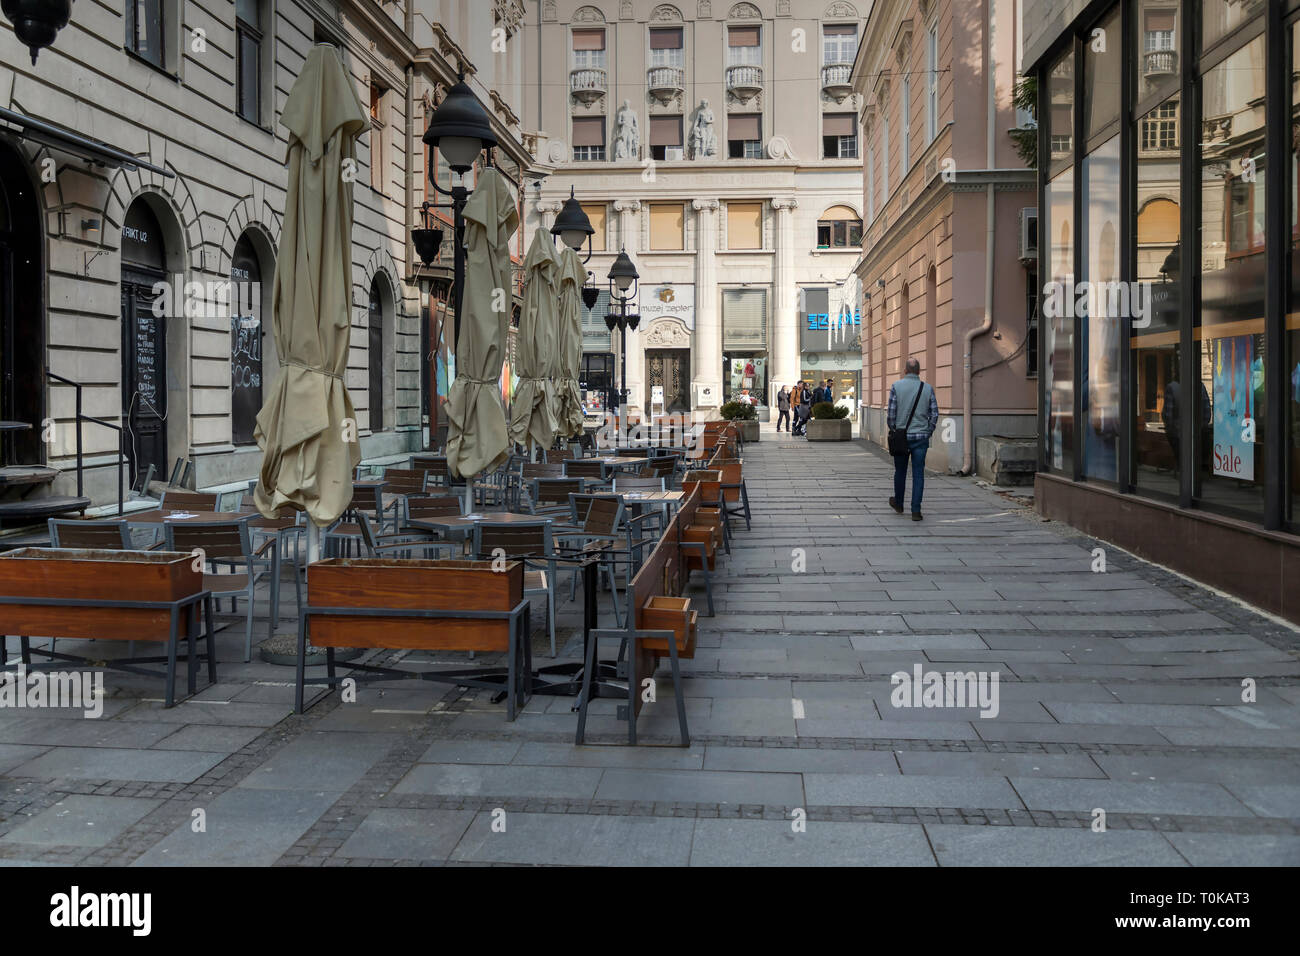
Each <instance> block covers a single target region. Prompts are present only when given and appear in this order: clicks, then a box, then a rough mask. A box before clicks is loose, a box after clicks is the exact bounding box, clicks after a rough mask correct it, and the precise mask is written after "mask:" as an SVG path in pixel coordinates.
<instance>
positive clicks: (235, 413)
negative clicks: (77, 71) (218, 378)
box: [230, 233, 266, 445]
mask: <svg viewBox="0 0 1300 956" xmlns="http://www.w3.org/2000/svg"><path fill="white" fill-rule="evenodd" d="M230 303H231V310H230V313H231V314H230V419H231V423H230V424H231V436H232V437H231V440H232V441H233V442H234V444H236V445H251V444H253V443H254V441H255V439H254V437H253V432H254V429H255V428H256V425H257V413H258V412H260V411H261V410H262V376H263V372H264V368H265V363H264V362H263V355H262V348H263V345H264V344H265V341H266V328H265V326H264V325H263V322H262V319H263V309H262V303H263V296H262V267H261V263H260V262H259V261H258V257H257V252H256V250H255V249H254V247H253V242H252V240H251V239H250V238H249V236H248V234H247V233H246V234H244V235H243V236H240V238H239V241H238V242H237V243H235V250H234V252H233V253H232V255H231V258H230Z"/></svg>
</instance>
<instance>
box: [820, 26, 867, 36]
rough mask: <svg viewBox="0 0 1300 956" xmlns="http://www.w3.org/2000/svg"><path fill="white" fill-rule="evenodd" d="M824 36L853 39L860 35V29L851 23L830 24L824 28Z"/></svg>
mask: <svg viewBox="0 0 1300 956" xmlns="http://www.w3.org/2000/svg"><path fill="white" fill-rule="evenodd" d="M822 35H823V36H828V37H852V36H857V35H858V28H857V27H855V26H854V25H853V24H851V23H829V24H827V25H826V26H824V27H822Z"/></svg>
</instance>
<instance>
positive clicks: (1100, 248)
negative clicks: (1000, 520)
mask: <svg viewBox="0 0 1300 956" xmlns="http://www.w3.org/2000/svg"><path fill="white" fill-rule="evenodd" d="M1119 165H1120V151H1119V137H1118V136H1114V137H1112V138H1111V139H1109V140H1107V141H1106V142H1105V143H1104V144H1103V145H1102V146H1099V147H1098V148H1097V149H1095V150H1093V151H1092V152H1091V153H1090V154H1089V155H1088V156H1086V157H1084V160H1083V194H1084V206H1083V224H1082V226H1083V228H1082V230H1081V235H1082V236H1083V237H1084V241H1085V242H1086V245H1085V246H1084V247H1083V250H1082V251H1083V278H1084V279H1086V280H1088V282H1089V283H1090V285H1089V291H1090V294H1089V299H1088V315H1087V317H1086V318H1082V317H1081V319H1080V323H1079V339H1080V341H1079V347H1080V348H1081V349H1082V350H1083V354H1084V358H1085V363H1084V367H1083V374H1084V380H1083V382H1081V383H1080V384H1081V386H1082V389H1081V391H1082V395H1083V408H1082V411H1081V414H1082V416H1083V418H1082V421H1083V422H1084V423H1085V426H1086V427H1085V430H1084V433H1083V466H1084V467H1083V471H1084V474H1085V475H1087V476H1088V477H1089V478H1100V479H1103V480H1105V481H1116V480H1118V465H1117V461H1118V459H1117V457H1116V449H1117V440H1118V437H1119V430H1120V426H1119V336H1120V320H1121V318H1122V317H1123V315H1124V313H1125V312H1126V311H1128V309H1129V308H1130V307H1131V303H1128V302H1125V301H1124V300H1125V299H1126V298H1127V297H1126V296H1125V295H1122V294H1113V293H1115V289H1116V287H1117V286H1118V285H1119V280H1120V267H1119V261H1120V256H1119V225H1120V223H1119V198H1120V181H1119ZM1126 291H1127V290H1126V289H1122V290H1121V292H1126Z"/></svg>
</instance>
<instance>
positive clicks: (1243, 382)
mask: <svg viewBox="0 0 1300 956" xmlns="http://www.w3.org/2000/svg"><path fill="white" fill-rule="evenodd" d="M1208 6H1209V5H1207V7H1208ZM1207 13H1208V9H1207ZM1202 82H1203V85H1204V89H1203V93H1202V107H1201V110H1202V112H1201V123H1200V140H1201V176H1200V195H1199V199H1200V204H1201V214H1200V219H1201V235H1200V255H1201V310H1200V313H1199V314H1198V315H1197V316H1196V321H1197V324H1198V327H1199V332H1198V334H1197V336H1196V339H1197V348H1198V352H1199V354H1198V355H1197V356H1196V364H1197V367H1198V368H1199V369H1200V375H1201V379H1200V382H1199V383H1198V384H1199V388H1200V392H1201V395H1200V397H1201V399H1202V400H1203V401H1206V402H1207V404H1208V405H1209V408H1210V414H1209V415H1208V416H1207V417H1206V419H1205V421H1204V422H1203V428H1202V434H1201V435H1200V436H1199V438H1200V442H1199V444H1200V447H1199V449H1198V452H1197V458H1196V466H1197V471H1196V475H1197V481H1196V487H1195V493H1196V497H1197V498H1198V499H1199V500H1201V501H1202V502H1205V503H1208V504H1212V505H1214V506H1216V507H1219V508H1225V509H1229V510H1234V511H1243V512H1248V513H1255V514H1257V513H1259V512H1261V511H1262V508H1263V477H1264V461H1265V447H1266V446H1265V430H1266V428H1267V426H1268V423H1267V422H1265V421H1264V419H1263V411H1264V263H1265V254H1264V210H1265V189H1264V187H1265V170H1264V156H1265V151H1264V38H1263V37H1262V36H1261V37H1257V38H1256V39H1255V40H1253V41H1251V42H1250V43H1248V44H1247V45H1246V46H1244V47H1242V48H1241V49H1240V50H1238V51H1237V52H1236V53H1234V54H1232V55H1231V56H1230V57H1228V58H1227V59H1226V60H1224V61H1223V62H1222V63H1220V64H1219V65H1218V66H1216V67H1214V68H1213V69H1212V70H1210V71H1208V72H1207V73H1206V74H1205V77H1204V80H1203V81H1202Z"/></svg>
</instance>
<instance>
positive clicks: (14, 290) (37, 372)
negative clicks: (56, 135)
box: [0, 143, 45, 465]
mask: <svg viewBox="0 0 1300 956" xmlns="http://www.w3.org/2000/svg"><path fill="white" fill-rule="evenodd" d="M44 290H45V268H44V264H43V263H42V261H41V232H40V210H39V206H38V203H37V198H36V190H35V187H34V186H33V185H32V183H31V179H30V178H29V177H28V175H27V168H26V165H25V164H24V162H23V160H22V157H21V156H20V155H19V154H18V153H17V152H15V151H14V150H13V149H12V148H10V147H9V146H8V145H7V144H5V143H0V419H3V420H5V421H14V422H22V423H24V424H27V425H30V426H31V427H30V428H26V429H21V430H14V431H5V432H3V459H2V460H0V464H6V465H8V464H14V463H27V464H30V463H33V462H43V461H44V456H43V442H42V440H41V434H42V432H43V431H44V429H43V428H42V427H41V421H42V419H43V418H44V415H45V405H44V397H45V381H44V368H45V359H44V352H45V303H44Z"/></svg>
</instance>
